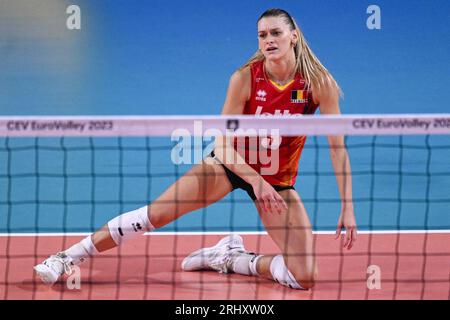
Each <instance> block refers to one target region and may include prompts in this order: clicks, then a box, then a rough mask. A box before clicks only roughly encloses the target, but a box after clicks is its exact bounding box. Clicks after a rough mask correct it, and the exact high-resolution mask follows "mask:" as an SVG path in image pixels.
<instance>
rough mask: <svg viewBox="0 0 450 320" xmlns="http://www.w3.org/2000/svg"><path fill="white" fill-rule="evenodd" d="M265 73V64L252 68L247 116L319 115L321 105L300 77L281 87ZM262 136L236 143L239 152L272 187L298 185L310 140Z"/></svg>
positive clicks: (272, 133) (246, 106)
mask: <svg viewBox="0 0 450 320" xmlns="http://www.w3.org/2000/svg"><path fill="white" fill-rule="evenodd" d="M264 69H265V68H264V61H257V62H254V63H253V64H251V65H250V70H251V79H252V80H251V81H252V82H251V85H252V88H251V96H250V100H249V101H247V103H246V105H245V108H244V114H251V115H261V116H272V115H281V116H286V117H288V116H291V117H298V116H302V115H304V114H314V113H315V111H316V110H317V107H318V105H317V104H315V103H314V102H313V99H312V94H311V91H310V90H307V88H306V81H305V80H303V79H302V78H301V76H300V74H296V75H295V78H294V80H293V81H292V82H291V83H289V84H287V85H285V86H284V87H279V86H277V85H276V84H275V83H273V82H272V81H270V80H269V78H268V77H267V75H266V72H265V70H264ZM260 133H261V132H259V134H260ZM262 133H263V134H262V136H259V137H258V138H251V137H247V138H245V139H236V140H235V149H236V150H237V151H238V152H239V154H240V155H241V156H243V157H244V158H245V162H246V163H247V164H249V165H250V166H251V167H252V168H253V169H255V170H256V171H257V172H258V173H259V174H261V175H262V177H263V178H264V179H265V180H266V181H267V182H269V183H270V184H272V185H279V186H292V185H294V184H295V179H296V177H297V170H298V162H299V159H300V155H301V152H302V150H303V146H304V145H305V142H306V137H305V136H299V137H292V136H285V137H280V136H279V135H277V134H276V128H274V131H272V130H271V131H270V132H267V135H265V134H264V132H262ZM274 133H275V134H274ZM244 140H245V141H244ZM243 143H245V145H243Z"/></svg>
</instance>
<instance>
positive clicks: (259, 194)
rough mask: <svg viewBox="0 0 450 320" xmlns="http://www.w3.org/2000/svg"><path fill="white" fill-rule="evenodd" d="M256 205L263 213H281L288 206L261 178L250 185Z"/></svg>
mask: <svg viewBox="0 0 450 320" xmlns="http://www.w3.org/2000/svg"><path fill="white" fill-rule="evenodd" d="M252 187H253V192H254V193H255V196H256V201H255V203H256V206H257V207H258V208H259V209H260V210H261V211H262V212H264V213H278V214H282V213H284V212H286V211H287V209H288V206H287V204H286V202H285V201H284V199H283V198H282V197H281V196H280V194H279V193H278V192H277V191H276V190H275V189H274V188H273V187H272V186H271V185H270V184H269V183H268V182H267V181H266V180H264V179H263V178H261V179H258V181H257V182H256V183H254V184H253V185H252Z"/></svg>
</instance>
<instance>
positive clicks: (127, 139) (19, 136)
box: [0, 114, 450, 300]
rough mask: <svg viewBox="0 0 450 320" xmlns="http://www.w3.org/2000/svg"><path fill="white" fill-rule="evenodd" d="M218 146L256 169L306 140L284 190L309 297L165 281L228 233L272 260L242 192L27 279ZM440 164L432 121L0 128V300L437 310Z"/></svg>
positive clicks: (449, 151)
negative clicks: (295, 212) (344, 165)
mask: <svg viewBox="0 0 450 320" xmlns="http://www.w3.org/2000/svg"><path fill="white" fill-rule="evenodd" d="M220 134H225V135H234V136H241V137H242V136H245V137H258V139H256V140H255V141H257V148H256V149H257V150H259V152H262V153H260V154H259V156H264V157H265V158H264V160H265V161H267V162H266V164H267V166H269V167H270V164H271V161H272V160H273V157H274V156H275V155H276V146H275V147H274V145H276V142H274V141H277V139H274V137H280V139H283V138H284V137H297V136H305V137H307V140H306V144H305V146H304V150H303V152H302V156H301V159H300V163H299V169H298V177H297V180H296V184H295V188H296V190H297V192H298V193H299V195H300V196H301V199H302V201H303V203H304V205H305V208H306V211H307V212H308V216H309V220H310V221H311V225H312V229H313V234H314V249H315V250H314V255H315V257H316V259H317V262H318V266H319V276H318V279H317V281H316V286H315V287H314V288H313V289H312V290H308V291H297V290H292V289H289V288H286V287H283V286H281V285H279V284H276V283H275V282H273V281H270V280H267V279H262V278H257V277H245V276H241V275H236V274H228V275H224V274H218V273H215V272H183V271H182V270H181V267H180V263H181V261H182V259H183V258H184V257H185V256H186V255H188V254H189V253H190V252H192V251H193V250H196V249H199V248H201V247H208V246H211V245H214V244H215V243H216V242H217V241H218V240H219V239H220V238H221V237H223V236H224V235H227V234H230V233H238V234H240V235H242V237H243V238H244V242H245V246H246V248H247V249H248V250H249V251H254V252H257V253H259V254H263V255H266V254H269V255H276V254H279V253H280V250H279V248H278V247H277V246H276V245H275V243H274V242H273V241H272V239H271V238H270V236H269V235H268V234H267V230H266V229H265V227H264V225H263V223H262V222H261V219H260V217H259V215H258V213H257V210H256V208H255V205H254V203H253V201H252V199H251V198H250V197H249V196H248V195H247V194H246V193H245V192H244V191H242V190H236V191H234V192H232V193H230V194H228V195H227V196H225V197H224V198H223V199H221V200H220V201H218V202H217V203H214V204H212V205H210V206H207V207H204V208H200V209H198V210H195V211H193V212H192V213H189V214H186V215H183V216H182V217H181V218H179V219H177V220H175V221H173V222H172V223H170V224H169V225H166V226H164V227H163V228H161V229H158V230H155V231H154V232H152V233H148V234H146V235H145V236H144V237H142V239H136V240H134V241H133V242H132V243H127V244H125V245H124V246H121V247H119V248H116V249H112V250H110V251H107V252H105V253H103V254H100V255H98V256H96V257H94V258H93V259H89V261H88V262H86V263H85V264H83V265H81V266H80V268H79V270H78V271H77V272H76V274H75V273H74V274H70V275H65V277H64V278H63V279H62V280H61V281H59V282H58V283H57V284H55V285H54V286H53V287H52V288H51V289H46V288H45V286H44V285H43V284H42V283H40V280H39V279H37V278H36V277H35V275H34V274H33V266H34V265H35V264H37V263H39V262H41V261H42V260H44V259H45V258H47V257H48V256H49V255H51V254H54V253H56V252H59V251H62V250H64V249H67V247H68V246H70V245H72V244H74V243H76V242H77V241H79V240H81V239H82V238H83V237H85V236H86V235H88V234H90V233H92V232H94V231H95V230H97V229H98V228H100V227H101V226H103V225H104V224H105V223H106V222H107V221H109V220H111V219H112V218H113V217H115V216H117V215H119V214H121V213H123V212H126V211H130V210H133V209H136V208H138V207H142V206H144V205H146V204H149V203H151V202H152V201H153V200H154V199H156V198H157V197H158V196H159V195H160V194H161V193H163V192H164V191H165V190H166V189H167V188H168V187H169V186H170V185H172V184H173V183H174V182H175V181H177V180H178V179H180V177H182V176H183V175H185V174H186V173H187V172H189V169H190V168H192V166H193V165H195V164H196V163H199V162H200V161H202V159H203V158H205V157H206V156H207V155H208V154H210V152H211V151H212V150H213V149H214V137H215V136H217V135H220ZM330 135H333V136H340V135H342V136H344V137H345V145H346V148H347V151H348V153H349V157H350V162H351V169H352V172H351V175H352V183H353V203H354V208H355V217H356V222H357V226H358V232H359V235H358V240H357V242H356V244H355V246H354V247H353V248H352V250H345V249H344V248H342V243H341V240H335V239H334V233H335V230H336V225H337V222H338V218H339V214H340V210H341V203H342V199H341V197H340V195H339V190H338V186H337V183H336V175H339V174H347V173H343V172H335V171H334V170H333V165H332V163H331V160H330V156H329V149H330V146H329V144H328V142H327V136H330ZM250 140H251V138H250ZM264 141H265V142H264ZM247 142H248V141H247ZM261 146H262V147H261ZM268 150H269V151H270V152H268ZM449 160H450V115H448V114H442V115H438V114H436V115H351V116H304V117H299V118H296V117H289V118H282V117H252V116H165V117H162V116H161V117H152V116H141V117H137V116H136V117H0V213H1V214H0V233H1V237H0V247H1V248H2V249H1V250H0V252H1V253H0V266H1V268H0V288H1V290H0V292H2V294H1V298H2V299H171V300H174V299H175V300H176V299H349V298H350V299H353V298H356V299H449V298H450V246H449V245H448V244H449V243H450V233H449V232H450V161H449ZM269 175H270V173H269ZM194 191H195V190H193V192H194ZM205 192H208V190H206V191H205ZM175 201H177V200H175Z"/></svg>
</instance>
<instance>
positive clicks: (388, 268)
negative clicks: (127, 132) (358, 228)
mask: <svg viewBox="0 0 450 320" xmlns="http://www.w3.org/2000/svg"><path fill="white" fill-rule="evenodd" d="M221 237H222V235H209V234H208V235H158V236H152V235H150V236H146V237H143V238H142V239H141V241H139V240H136V241H134V242H132V243H127V244H125V245H124V246H122V247H121V248H120V257H121V259H118V256H119V250H118V249H113V250H111V251H108V252H106V253H104V254H102V255H100V256H98V257H96V258H93V259H91V260H89V261H88V262H85V264H83V265H82V266H81V279H82V280H81V288H80V289H79V290H78V289H74V290H70V289H68V287H67V285H66V279H63V280H62V281H60V282H59V283H57V284H55V285H54V286H53V287H48V286H46V285H43V284H41V283H40V280H38V279H36V278H35V277H34V275H33V272H32V267H33V265H34V264H36V262H38V261H41V260H42V259H44V258H45V257H47V256H48V255H49V254H51V253H54V252H57V251H59V250H61V249H62V248H66V247H67V246H68V245H71V244H73V243H75V242H77V241H79V240H80V239H82V237H79V236H65V237H55V236H51V237H49V236H38V237H30V236H27V237H19V236H14V237H0V252H1V257H0V299H158V300H166V299H176V300H178V299H193V300H197V299H213V300H218V299H221V300H222V299H251V300H253V299H269V300H280V299H299V300H305V299H422V298H423V299H445V300H447V299H449V293H450V281H449V279H450V278H449V275H450V246H449V245H448V244H449V243H450V234H449V233H436V234H435V233H433V234H403V233H402V234H361V235H359V237H358V241H357V243H356V246H355V247H354V248H353V249H352V250H351V251H342V250H341V249H340V246H339V241H335V240H334V236H333V235H325V234H320V235H316V252H317V254H318V257H317V258H318V264H319V273H320V274H319V281H318V282H317V284H316V287H315V288H314V289H313V290H309V291H296V290H292V289H288V288H285V287H283V286H281V285H278V284H276V283H274V282H272V281H270V280H264V279H259V278H255V277H246V276H242V275H237V274H230V275H224V274H218V273H216V272H210V271H206V272H182V271H181V269H180V263H181V260H182V259H183V257H184V256H186V255H187V254H188V253H190V252H191V251H193V250H196V249H198V248H200V247H202V246H210V245H213V244H215V242H216V241H218V240H219V239H220V238H221ZM243 238H244V240H245V245H246V248H247V249H248V250H252V251H257V252H261V253H263V254H277V253H278V250H277V248H276V246H275V245H274V243H273V242H272V241H271V239H270V238H269V237H268V236H267V235H244V236H243ZM8 247H9V249H8ZM424 248H425V250H424ZM35 252H36V254H37V257H36V255H35ZM369 253H370V254H369ZM397 253H398V254H397ZM368 265H378V266H379V267H380V270H381V289H372V290H369V289H368V288H367V277H368V274H367V267H368ZM339 280H341V281H339Z"/></svg>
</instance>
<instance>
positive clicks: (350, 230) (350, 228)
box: [335, 209, 357, 250]
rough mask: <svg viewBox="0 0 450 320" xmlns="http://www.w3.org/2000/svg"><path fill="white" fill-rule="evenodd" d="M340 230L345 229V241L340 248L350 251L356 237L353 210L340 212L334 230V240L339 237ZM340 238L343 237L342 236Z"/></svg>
mask: <svg viewBox="0 0 450 320" xmlns="http://www.w3.org/2000/svg"><path fill="white" fill-rule="evenodd" d="M342 228H345V240H344V241H343V246H342V247H343V248H347V250H350V249H351V248H352V247H353V245H354V244H355V241H356V235H357V227H356V219H355V214H354V213H353V209H351V210H350V209H347V210H342V212H341V215H340V217H339V221H338V224H337V228H336V238H335V239H338V238H339V236H340V235H341V231H342ZM342 237H344V235H342Z"/></svg>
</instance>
